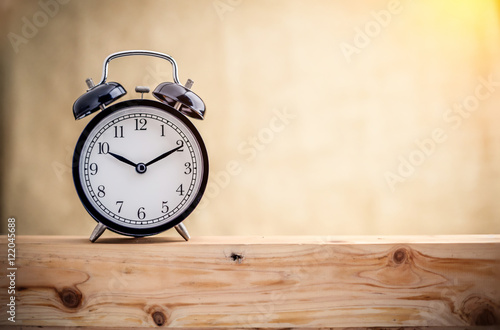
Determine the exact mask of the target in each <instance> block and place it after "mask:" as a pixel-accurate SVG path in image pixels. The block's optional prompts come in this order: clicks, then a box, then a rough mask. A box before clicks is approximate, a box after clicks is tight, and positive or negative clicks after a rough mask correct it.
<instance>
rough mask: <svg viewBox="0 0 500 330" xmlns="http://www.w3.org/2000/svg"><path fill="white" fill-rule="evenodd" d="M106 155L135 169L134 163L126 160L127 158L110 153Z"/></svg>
mask: <svg viewBox="0 0 500 330" xmlns="http://www.w3.org/2000/svg"><path fill="white" fill-rule="evenodd" d="M108 154H110V155H111V156H113V157H115V158H116V159H118V160H119V161H121V162H124V163H125V164H128V165H131V166H133V167H137V164H135V163H134V162H132V161H130V160H128V159H127V158H125V157H123V156H120V155H117V154H115V153H112V152H110V151H109V152H108Z"/></svg>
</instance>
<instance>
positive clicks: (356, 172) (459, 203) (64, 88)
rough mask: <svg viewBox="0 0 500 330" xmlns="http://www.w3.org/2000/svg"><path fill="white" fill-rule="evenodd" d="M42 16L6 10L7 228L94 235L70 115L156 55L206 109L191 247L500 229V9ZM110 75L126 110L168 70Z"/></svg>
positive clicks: (296, 5)
mask: <svg viewBox="0 0 500 330" xmlns="http://www.w3.org/2000/svg"><path fill="white" fill-rule="evenodd" d="M61 2H63V1H61ZM64 2H66V1H64ZM42 3H47V4H51V5H50V6H49V7H47V8H49V9H48V10H49V14H51V15H47V14H44V11H43V10H44V9H43V7H44V6H43V5H40V3H39V1H38V0H37V1H7V0H0V10H1V19H0V29H1V31H2V33H1V34H2V35H3V37H2V39H1V40H3V41H2V42H1V43H0V47H1V48H0V54H1V62H0V65H1V71H0V74H1V75H0V84H1V85H0V87H1V88H0V102H1V131H0V132H1V133H0V134H1V135H0V137H1V144H0V146H1V150H0V152H1V204H0V207H1V212H0V216H1V221H2V223H1V225H2V227H1V229H2V232H5V228H6V219H7V218H8V217H9V216H14V217H16V219H17V229H18V233H20V234H65V235H89V234H90V232H91V230H92V228H93V227H94V225H95V222H94V221H93V220H92V219H91V218H90V216H89V215H88V214H87V213H86V211H85V210H84V209H83V206H82V205H81V204H80V201H79V199H78V197H77V195H76V192H75V189H74V186H73V182H72V178H71V156H72V149H73V148H74V145H75V143H76V140H77V139H78V136H79V134H80V133H81V131H82V130H83V128H84V126H85V125H86V124H87V123H88V121H89V119H88V118H86V119H83V120H81V121H78V122H75V121H74V119H73V116H72V112H71V107H72V104H73V102H74V101H75V100H76V98H77V97H78V96H80V95H81V94H82V93H84V92H85V89H86V88H85V84H84V80H85V78H87V77H93V79H94V81H98V80H99V78H100V75H101V65H102V61H103V60H104V58H105V57H106V56H107V55H109V54H110V53H113V52H116V51H120V50H127V49H149V50H155V51H160V52H165V53H168V54H170V55H172V56H173V57H174V58H175V59H176V60H177V62H178V64H179V68H180V71H179V74H180V78H181V80H182V82H184V81H185V80H186V79H187V78H191V79H193V80H194V81H195V85H194V87H193V90H194V91H195V92H196V93H198V95H200V96H201V97H202V98H203V99H204V101H205V103H206V105H207V116H206V120H205V121H203V122H200V121H197V122H195V124H196V126H197V127H198V128H199V130H200V131H201V134H202V136H203V137H204V139H205V141H206V144H207V148H208V151H209V155H210V161H211V163H210V164H211V175H210V181H209V186H208V190H207V193H206V195H205V197H204V200H203V202H202V205H201V206H200V208H199V209H198V210H197V211H196V213H194V214H193V215H191V216H190V217H189V218H188V219H187V220H186V222H185V223H186V225H187V226H188V228H189V229H190V232H191V234H192V235H229V234H231V235H245V234H251V235H286V234H304V235H306V234H308V235H309V234H310V235H336V234H467V233H500V204H499V202H498V201H499V196H500V175H499V174H500V133H499V132H500V130H499V128H500V86H499V85H500V84H499V83H498V82H500V38H499V36H500V34H499V32H500V26H499V24H498V19H499V13H500V11H499V4H498V2H496V1H488V0H482V1H472V0H470V1H456V0H448V1H434V0H424V1H408V0H401V1H394V0H393V1H385V0H380V1H379V0H377V1H320V0H315V1H248V0H246V1H237V0H215V1H213V0H210V1H189V2H188V1H180V0H179V1H140V2H139V1H134V2H132V1H118V0H117V1H112V0H109V1H98V0H92V1H69V2H67V3H65V4H59V5H58V6H57V7H56V6H54V2H53V1H51V0H45V2H44V1H43V0H42ZM44 15H45V16H44ZM49 16H53V17H49ZM44 18H46V19H44ZM377 19H378V21H377ZM27 21H28V22H30V23H37V24H38V27H36V26H35V27H36V30H35V31H33V30H29V29H28V28H27V27H25V25H27V24H30V23H26V22H27ZM27 29H28V30H27ZM23 31H24V32H23ZM360 31H361V32H360ZM362 31H366V32H362ZM23 33H24V34H23ZM30 33H31V34H30ZM365 33H368V34H369V35H367V34H365ZM13 34H15V35H16V36H17V37H16V38H17V39H15V40H16V42H12V40H13V39H12V38H13ZM9 38H10V39H9ZM20 38H24V39H20ZM19 40H22V42H21V41H19ZM356 45H357V46H359V47H358V48H356V49H354V48H353V47H355V46H356ZM349 47H350V48H349ZM349 50H350V51H351V52H352V53H349V52H348V51H349ZM488 79H489V80H491V81H493V83H490V84H489V85H488V84H486V85H485V83H484V80H488ZM109 80H110V81H118V82H120V83H122V84H123V85H124V86H125V88H127V90H128V92H129V93H128V94H127V96H126V97H125V99H130V98H136V97H137V94H136V93H135V92H134V90H133V89H134V86H136V85H145V84H146V85H148V86H150V87H151V88H152V89H153V88H154V87H156V85H157V84H158V83H160V82H162V81H171V71H170V66H169V64H168V63H167V62H163V61H161V60H158V59H153V58H147V57H144V58H139V57H137V58H125V59H120V60H116V61H114V62H112V64H111V65H110V75H109ZM481 81H483V83H482V82H481ZM460 106H462V107H463V108H464V109H466V110H462V114H461V115H460V114H459V112H456V111H458V110H453V109H456V108H457V107H460ZM454 107H455V108H454ZM467 109H469V110H467ZM432 138H434V140H435V142H430V141H431V140H430V139H432ZM419 144H420V145H421V147H419ZM422 146H423V147H422ZM419 148H424V149H426V150H425V151H426V152H427V153H423V151H420V149H419ZM407 162H410V163H409V164H411V162H412V163H413V164H414V166H413V165H410V166H411V167H410V166H409V165H408V163H407ZM388 179H389V181H388ZM391 180H392V181H391ZM395 180H396V181H395ZM107 235H110V236H113V234H110V233H108V234H107ZM165 235H173V233H170V232H169V233H166V234H165Z"/></svg>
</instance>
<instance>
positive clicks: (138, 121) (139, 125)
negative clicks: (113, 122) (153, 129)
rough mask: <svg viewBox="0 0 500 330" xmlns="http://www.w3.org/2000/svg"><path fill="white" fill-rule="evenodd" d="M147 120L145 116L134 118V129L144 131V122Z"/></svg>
mask: <svg viewBox="0 0 500 330" xmlns="http://www.w3.org/2000/svg"><path fill="white" fill-rule="evenodd" d="M147 123H148V121H147V120H146V119H145V118H140V119H139V118H136V119H135V130H136V131H145V130H146V124H147Z"/></svg>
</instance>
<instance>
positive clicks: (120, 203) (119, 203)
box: [116, 201, 123, 213]
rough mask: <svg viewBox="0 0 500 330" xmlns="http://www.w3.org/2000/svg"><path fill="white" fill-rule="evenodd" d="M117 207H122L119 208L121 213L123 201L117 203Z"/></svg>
mask: <svg viewBox="0 0 500 330" xmlns="http://www.w3.org/2000/svg"><path fill="white" fill-rule="evenodd" d="M116 205H120V206H118V213H120V212H121V211H122V207H123V201H117V202H116Z"/></svg>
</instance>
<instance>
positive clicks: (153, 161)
mask: <svg viewBox="0 0 500 330" xmlns="http://www.w3.org/2000/svg"><path fill="white" fill-rule="evenodd" d="M182 147H183V146H179V147H177V148H174V149H172V150H170V151H167V152H166V153H164V154H161V155H160V156H158V157H156V158H155V159H153V160H152V161H150V162H148V163H146V166H149V165H151V164H153V163H156V162H157V161H159V160H162V159H163V158H165V157H167V156H168V155H170V154H171V153H174V152H176V151H177V150H179V149H180V148H182Z"/></svg>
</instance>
